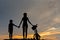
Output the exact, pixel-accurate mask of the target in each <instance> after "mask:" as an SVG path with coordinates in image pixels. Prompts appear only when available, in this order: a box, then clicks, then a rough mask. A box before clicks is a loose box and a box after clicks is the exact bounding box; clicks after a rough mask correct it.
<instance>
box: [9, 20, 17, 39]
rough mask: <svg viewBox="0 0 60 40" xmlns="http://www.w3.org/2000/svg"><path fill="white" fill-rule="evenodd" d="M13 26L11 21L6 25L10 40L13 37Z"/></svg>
mask: <svg viewBox="0 0 60 40" xmlns="http://www.w3.org/2000/svg"><path fill="white" fill-rule="evenodd" d="M13 26H16V25H15V24H13V20H10V21H9V25H8V32H9V39H12V36H13ZM16 27H17V26H16Z"/></svg>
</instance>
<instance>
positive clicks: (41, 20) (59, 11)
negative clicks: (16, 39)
mask: <svg viewBox="0 0 60 40" xmlns="http://www.w3.org/2000/svg"><path fill="white" fill-rule="evenodd" d="M24 12H27V13H28V14H27V15H28V18H29V20H30V21H31V23H32V24H33V25H35V24H38V27H37V29H38V33H39V34H41V35H46V36H43V37H44V38H47V39H48V38H50V37H53V38H54V39H55V38H56V39H55V40H60V0H0V36H1V37H0V40H2V39H4V38H5V37H6V36H8V24H9V20H10V19H13V23H14V24H16V25H19V23H20V21H21V19H22V16H23V13H24ZM28 25H29V26H28V35H30V34H31V35H33V34H34V32H33V30H32V29H31V27H32V26H31V25H30V24H29V23H28ZM13 32H14V33H13V34H14V36H15V35H16V36H22V26H21V27H20V28H17V27H14V31H13ZM47 33H48V34H47ZM2 37H3V38H2ZM7 38H8V37H7Z"/></svg>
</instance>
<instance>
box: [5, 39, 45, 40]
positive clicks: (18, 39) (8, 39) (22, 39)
mask: <svg viewBox="0 0 60 40" xmlns="http://www.w3.org/2000/svg"><path fill="white" fill-rule="evenodd" d="M4 40H10V39H4ZM11 40H35V39H11ZM40 40H44V39H40Z"/></svg>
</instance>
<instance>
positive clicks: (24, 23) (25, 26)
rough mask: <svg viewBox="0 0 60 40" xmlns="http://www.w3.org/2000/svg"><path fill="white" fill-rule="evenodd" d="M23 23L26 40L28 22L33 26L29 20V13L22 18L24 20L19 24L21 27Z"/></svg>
mask: <svg viewBox="0 0 60 40" xmlns="http://www.w3.org/2000/svg"><path fill="white" fill-rule="evenodd" d="M22 21H23V25H22V28H23V38H24V39H25V38H27V29H28V23H27V21H28V22H29V23H30V24H31V25H32V23H31V22H30V21H29V19H28V17H27V13H24V14H23V18H22V20H21V22H20V24H19V27H20V25H21V23H22Z"/></svg>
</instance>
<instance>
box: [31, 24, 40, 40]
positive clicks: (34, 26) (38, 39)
mask: <svg viewBox="0 0 60 40" xmlns="http://www.w3.org/2000/svg"><path fill="white" fill-rule="evenodd" d="M36 28H37V24H36V25H33V27H32V29H33V30H34V35H33V38H34V40H40V35H39V34H38V32H37V29H36Z"/></svg>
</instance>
